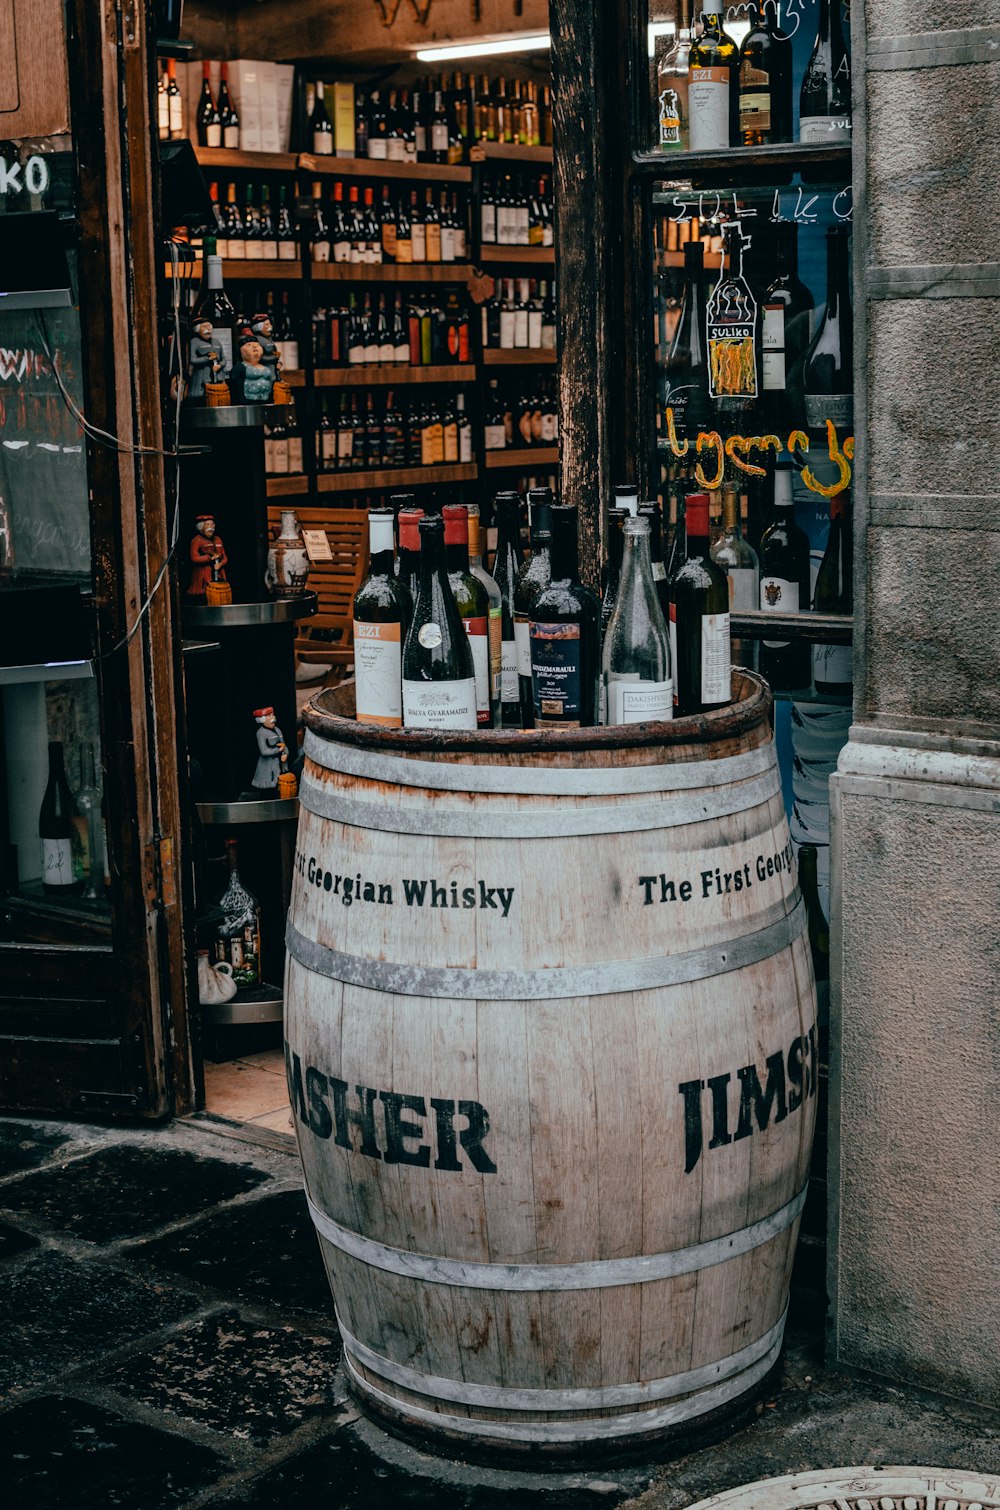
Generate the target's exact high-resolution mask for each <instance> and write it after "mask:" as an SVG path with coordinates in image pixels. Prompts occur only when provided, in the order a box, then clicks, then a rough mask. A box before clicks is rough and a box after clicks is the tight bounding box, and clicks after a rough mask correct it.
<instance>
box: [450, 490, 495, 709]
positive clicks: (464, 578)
mask: <svg viewBox="0 0 1000 1510" xmlns="http://www.w3.org/2000/svg"><path fill="white" fill-rule="evenodd" d="M441 516H442V518H443V519H444V547H445V560H446V562H447V564H448V581H449V582H450V583H451V590H452V592H453V593H454V594H455V602H456V603H457V604H458V612H459V616H460V617H461V620H462V623H463V625H464V626H465V632H466V634H467V635H468V637H469V645H470V648H471V650H472V664H473V667H474V670H475V677H476V724H477V727H478V728H480V729H489V728H492V725H493V696H492V692H493V678H492V674H491V670H490V598H489V593H488V592H487V591H486V588H485V587H484V586H483V584H482V582H481V581H480V580H479V578H478V577H475V576H474V575H473V574H472V572H471V571H470V569H469V511H468V509H467V508H466V507H465V504H464V503H450V504H445V506H444V508H443V509H442V510H441Z"/></svg>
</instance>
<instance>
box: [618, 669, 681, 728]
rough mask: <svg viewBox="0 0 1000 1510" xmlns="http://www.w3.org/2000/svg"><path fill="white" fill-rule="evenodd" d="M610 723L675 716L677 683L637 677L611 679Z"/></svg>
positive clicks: (644, 721) (626, 722)
mask: <svg viewBox="0 0 1000 1510" xmlns="http://www.w3.org/2000/svg"><path fill="white" fill-rule="evenodd" d="M607 715H608V723H609V724H641V723H649V722H651V721H653V720H655V719H666V718H673V716H674V684H673V682H672V681H671V680H670V678H669V677H668V678H667V680H666V681H665V682H643V681H640V680H639V678H638V677H637V676H628V677H622V676H615V675H614V674H612V675H610V676H609V678H608V707H607Z"/></svg>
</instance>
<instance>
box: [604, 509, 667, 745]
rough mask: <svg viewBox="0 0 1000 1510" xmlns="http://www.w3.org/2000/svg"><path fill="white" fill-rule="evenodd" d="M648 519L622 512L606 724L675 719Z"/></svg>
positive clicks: (608, 639)
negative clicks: (619, 563)
mask: <svg viewBox="0 0 1000 1510" xmlns="http://www.w3.org/2000/svg"><path fill="white" fill-rule="evenodd" d="M649 537H650V530H649V520H648V519H647V518H643V517H639V518H633V517H632V516H631V515H630V514H629V515H626V518H625V522H624V525H623V535H622V541H623V547H624V549H623V555H622V568H621V581H620V583H619V587H618V594H617V598H616V600H615V609H614V613H613V614H612V615H611V622H610V623H609V625H608V628H607V633H606V634H605V636H604V650H603V666H602V674H603V680H604V684H605V716H604V722H605V723H609V724H636V723H646V722H648V721H649V720H651V719H664V718H673V715H674V688H673V680H672V677H671V665H670V637H669V635H668V632H667V623H666V620H665V619H664V617H663V610H662V609H661V608H660V600H659V598H658V596H657V593H656V584H655V583H654V581H653V563H652V560H651V559H650V554H649Z"/></svg>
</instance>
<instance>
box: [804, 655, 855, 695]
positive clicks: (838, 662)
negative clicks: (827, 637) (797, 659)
mask: <svg viewBox="0 0 1000 1510" xmlns="http://www.w3.org/2000/svg"><path fill="white" fill-rule="evenodd" d="M813 677H814V679H815V681H816V685H817V688H818V687H819V685H820V683H821V682H822V683H824V684H825V685H826V686H828V687H848V686H850V684H851V682H852V681H853V680H854V652H853V650H852V648H851V646H850V645H814V646H813Z"/></svg>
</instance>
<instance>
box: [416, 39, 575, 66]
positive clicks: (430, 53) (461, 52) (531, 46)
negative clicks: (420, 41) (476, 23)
mask: <svg viewBox="0 0 1000 1510" xmlns="http://www.w3.org/2000/svg"><path fill="white" fill-rule="evenodd" d="M551 44H552V38H551V37H550V36H549V34H548V32H547V31H543V32H535V33H534V34H533V35H531V36H525V35H521V36H519V37H497V38H495V39H494V40H493V41H492V42H456V43H454V44H453V45H449V46H447V47H421V48H420V49H419V51H418V52H417V57H418V58H419V60H420V62H421V63H447V62H448V61H449V60H450V59H452V58H495V57H500V56H501V54H503V53H508V52H542V51H543V50H545V49H546V48H548V47H550V46H551Z"/></svg>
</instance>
